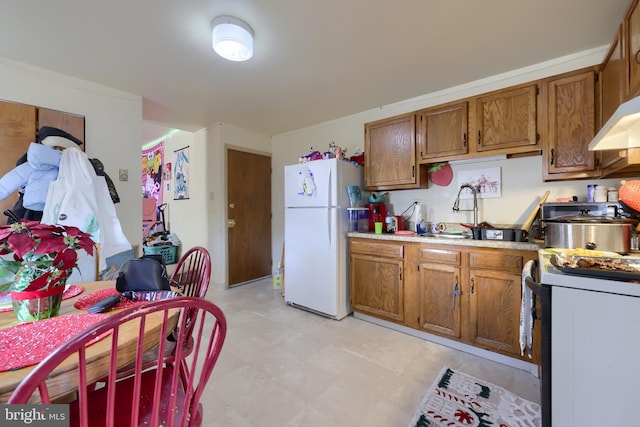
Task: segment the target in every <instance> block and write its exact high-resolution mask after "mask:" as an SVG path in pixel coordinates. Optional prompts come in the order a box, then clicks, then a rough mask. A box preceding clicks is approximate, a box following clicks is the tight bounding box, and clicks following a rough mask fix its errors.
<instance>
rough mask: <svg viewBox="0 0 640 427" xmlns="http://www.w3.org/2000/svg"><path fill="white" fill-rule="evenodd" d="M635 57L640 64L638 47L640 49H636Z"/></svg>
mask: <svg viewBox="0 0 640 427" xmlns="http://www.w3.org/2000/svg"><path fill="white" fill-rule="evenodd" d="M633 57H634V58H635V60H636V64H640V49H638V50H637V51H636V54H635V55H633Z"/></svg>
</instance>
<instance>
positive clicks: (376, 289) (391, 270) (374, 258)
mask: <svg viewBox="0 0 640 427" xmlns="http://www.w3.org/2000/svg"><path fill="white" fill-rule="evenodd" d="M350 263H351V264H350V265H351V267H350V270H351V274H350V275H351V277H350V283H351V285H350V297H351V309H352V310H353V311H358V312H361V313H365V314H369V315H372V316H376V317H379V318H381V319H385V320H391V321H394V322H402V321H404V278H403V275H404V245H403V244H402V243H383V242H376V241H374V240H368V239H364V240H362V239H359V240H354V239H351V241H350Z"/></svg>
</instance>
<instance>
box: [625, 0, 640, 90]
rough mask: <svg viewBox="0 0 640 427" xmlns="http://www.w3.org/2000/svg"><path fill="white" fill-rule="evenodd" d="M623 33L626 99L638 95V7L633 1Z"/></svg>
mask: <svg viewBox="0 0 640 427" xmlns="http://www.w3.org/2000/svg"><path fill="white" fill-rule="evenodd" d="M623 26H624V28H625V29H624V30H623V32H624V33H625V39H624V45H625V46H626V47H625V48H624V50H625V56H626V64H627V69H626V73H625V74H626V76H627V78H626V83H627V88H626V93H627V96H626V99H631V98H633V97H635V96H638V95H639V94H640V6H639V2H638V1H637V0H633V1H632V2H631V4H630V7H629V9H628V10H627V13H626V15H625V17H624V21H623Z"/></svg>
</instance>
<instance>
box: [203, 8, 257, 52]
mask: <svg viewBox="0 0 640 427" xmlns="http://www.w3.org/2000/svg"><path fill="white" fill-rule="evenodd" d="M211 28H212V34H213V50H215V51H216V53H217V54H218V55H220V56H222V57H223V58H225V59H228V60H229V61H246V60H247V59H249V58H251V57H252V56H253V30H252V29H251V27H250V26H249V24H247V23H246V22H244V21H243V20H241V19H238V18H234V17H233V16H218V17H217V18H216V19H214V20H213V22H212V23H211Z"/></svg>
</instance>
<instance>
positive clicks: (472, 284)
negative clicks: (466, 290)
mask: <svg viewBox="0 0 640 427" xmlns="http://www.w3.org/2000/svg"><path fill="white" fill-rule="evenodd" d="M475 288H476V283H475V280H474V279H473V277H472V278H471V293H473V292H474V290H475Z"/></svg>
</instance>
